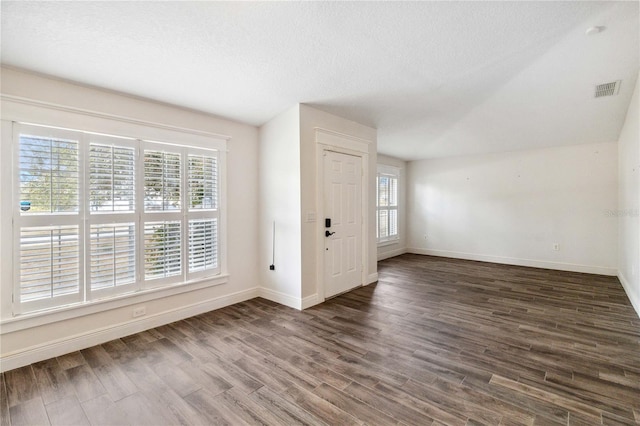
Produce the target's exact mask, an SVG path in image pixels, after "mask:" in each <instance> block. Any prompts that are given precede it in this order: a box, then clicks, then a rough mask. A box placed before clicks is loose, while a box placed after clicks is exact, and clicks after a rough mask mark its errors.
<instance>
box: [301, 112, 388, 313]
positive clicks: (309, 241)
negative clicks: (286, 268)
mask: <svg viewBox="0 0 640 426" xmlns="http://www.w3.org/2000/svg"><path fill="white" fill-rule="evenodd" d="M318 128H320V129H325V130H330V131H333V132H337V133H340V134H343V135H348V136H352V137H355V138H358V139H361V140H365V141H368V143H367V150H368V158H369V163H368V170H369V175H368V181H367V183H366V189H367V191H368V206H369V207H368V209H366V211H363V214H364V215H365V216H366V218H367V220H368V225H369V226H368V234H369V240H368V244H366V245H364V246H366V248H367V252H368V256H367V262H366V264H365V265H364V267H365V271H367V279H366V282H365V283H364V284H369V283H371V282H374V281H377V279H378V278H377V270H378V265H377V261H376V256H377V255H376V229H375V226H376V224H375V211H376V204H375V194H376V188H375V175H376V151H377V131H376V129H373V128H371V127H367V126H364V125H362V124H359V123H356V122H354V121H350V120H346V119H344V118H341V117H338V116H336V115H333V114H329V113H327V112H324V111H320V110H318V109H316V108H312V107H310V106H308V105H300V141H301V152H300V155H301V157H300V159H301V164H302V167H301V177H302V194H301V202H302V214H304V215H305V216H306V213H307V212H316V213H318V205H317V198H318V191H317V183H316V179H317V169H318V167H317V164H318V158H317V144H316V129H318ZM363 167H365V165H364V164H363ZM317 220H322V218H321V217H319V216H318V217H317ZM318 238H322V239H324V236H323V235H322V230H320V229H319V227H318V221H316V222H310V221H306V220H304V221H303V222H302V298H303V307H307V306H311V305H313V304H315V303H319V302H322V300H320V298H319V293H321V292H320V285H321V283H319V282H318V270H317V268H318V264H319V262H318V259H317V247H318Z"/></svg>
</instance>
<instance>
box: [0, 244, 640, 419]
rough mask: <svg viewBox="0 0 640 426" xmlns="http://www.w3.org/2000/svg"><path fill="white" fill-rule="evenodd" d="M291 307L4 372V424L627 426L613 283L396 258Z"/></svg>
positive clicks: (626, 367) (634, 390)
mask: <svg viewBox="0 0 640 426" xmlns="http://www.w3.org/2000/svg"><path fill="white" fill-rule="evenodd" d="M379 275H380V280H379V282H378V283H377V284H374V285H370V286H367V287H363V288H360V289H357V290H355V291H352V292H350V293H348V294H344V295H342V296H339V297H337V298H334V299H332V300H330V301H327V302H326V303H323V304H321V305H318V306H315V307H313V308H311V309H308V310H306V311H304V312H298V311H296V310H293V309H290V308H286V307H283V306H280V305H277V304H275V303H272V302H269V301H267V300H264V299H254V300H251V301H248V302H244V303H239V304H237V305H234V306H230V307H227V308H224V309H220V310H217V311H214V312H210V313H207V314H204V315H200V316H197V317H193V318H190V319H187V320H183V321H179V322H176V323H173V324H170V325H167V326H163V327H158V328H156V329H153V330H149V331H145V332H143V333H139V334H136V335H133V336H129V337H126V338H123V339H118V340H114V341H111V342H108V343H105V344H103V345H99V346H95V347H92V348H89V349H86V350H83V351H80V352H75V353H71V354H68V355H65V356H62V357H58V358H56V359H50V360H47V361H43V362H39V363H36V364H33V365H30V366H28V367H24V368H19V369H16V370H12V371H8V372H5V373H4V374H2V376H1V378H2V383H1V388H2V401H1V403H2V406H1V413H2V418H1V420H2V424H3V425H5V424H12V425H19V424H28V425H37V424H49V423H52V424H60V425H81V424H94V425H100V424H103V425H120V424H135V425H146V424H149V425H163V424H167V425H169V424H171V425H174V424H190V425H191V424H193V425H195V424H207V425H213V424H231V425H238V424H268V425H279V424H284V425H290V424H311V425H317V424H329V425H343V424H363V423H366V424H384V425H386V424H407V425H440V424H452V425H465V424H466V425H478V424H487V425H517V424H540V425H553V424H562V425H595V424H611V425H618V424H625V425H626V424H639V423H640V320H639V319H638V317H637V315H636V314H635V312H634V311H633V309H632V307H631V305H630V303H629V301H628V300H627V298H626V296H625V294H624V291H623V289H622V287H621V285H620V283H619V282H618V281H617V279H616V278H613V277H604V276H594V275H584V274H577V273H570V272H558V271H549V270H542V269H532V268H523V267H513V266H505V265H495V264H488V263H480V262H470V261H462V260H452V259H443V258H436V257H428V256H418V255H403V256H399V257H396V258H393V259H389V260H386V261H383V262H381V263H380V264H379Z"/></svg>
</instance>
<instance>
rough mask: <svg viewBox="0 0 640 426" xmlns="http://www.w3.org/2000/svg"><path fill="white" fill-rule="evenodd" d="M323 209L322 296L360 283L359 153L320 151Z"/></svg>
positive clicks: (360, 167) (349, 288) (360, 177)
mask: <svg viewBox="0 0 640 426" xmlns="http://www.w3.org/2000/svg"><path fill="white" fill-rule="evenodd" d="M324 212H325V218H326V219H330V220H331V226H330V227H326V226H325V228H324V239H325V246H324V248H325V251H324V288H325V294H324V295H325V298H326V297H331V296H335V295H336V294H340V293H343V292H345V291H347V290H351V289H352V288H354V287H357V286H359V285H361V284H362V158H361V157H357V156H353V155H347V154H341V153H338V152H332V151H325V152H324ZM326 224H327V223H326V221H325V225H326Z"/></svg>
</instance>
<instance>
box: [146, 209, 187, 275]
mask: <svg viewBox="0 0 640 426" xmlns="http://www.w3.org/2000/svg"><path fill="white" fill-rule="evenodd" d="M181 228H182V226H181V223H180V222H178V221H163V222H147V223H145V224H144V271H145V279H156V278H167V277H171V276H174V275H180V274H181V273H182V258H181V256H182V244H181V240H182V229H181Z"/></svg>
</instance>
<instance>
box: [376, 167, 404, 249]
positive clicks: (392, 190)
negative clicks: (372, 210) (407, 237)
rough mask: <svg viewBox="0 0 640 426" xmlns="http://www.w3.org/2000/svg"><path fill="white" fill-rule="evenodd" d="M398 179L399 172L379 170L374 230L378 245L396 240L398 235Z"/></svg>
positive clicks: (390, 169) (387, 168)
mask: <svg viewBox="0 0 640 426" xmlns="http://www.w3.org/2000/svg"><path fill="white" fill-rule="evenodd" d="M398 177H399V170H397V169H395V168H391V167H384V168H383V170H382V171H381V170H380V169H379V171H378V175H377V191H376V195H377V197H376V207H377V216H376V228H377V238H378V242H379V243H383V242H387V241H393V240H397V239H398V238H399V234H398Z"/></svg>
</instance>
